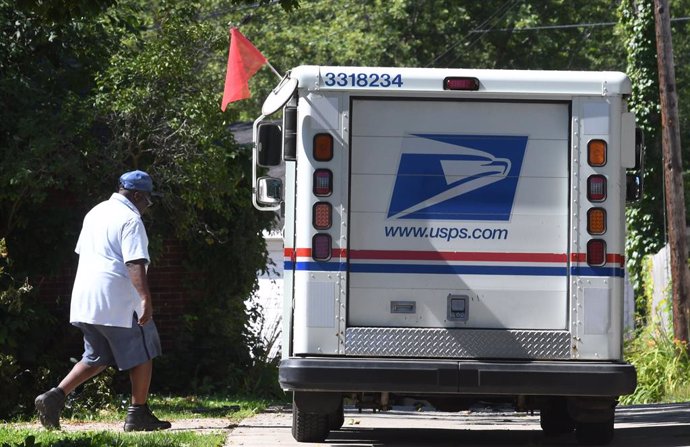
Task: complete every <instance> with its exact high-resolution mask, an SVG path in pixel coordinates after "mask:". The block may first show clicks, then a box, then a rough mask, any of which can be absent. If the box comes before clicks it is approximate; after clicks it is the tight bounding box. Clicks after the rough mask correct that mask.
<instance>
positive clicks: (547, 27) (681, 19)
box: [469, 17, 690, 34]
mask: <svg viewBox="0 0 690 447" xmlns="http://www.w3.org/2000/svg"><path fill="white" fill-rule="evenodd" d="M688 20H690V17H676V18H675V19H671V22H687V21H688ZM616 24H618V22H598V23H571V24H568V25H542V26H525V27H522V28H499V29H485V30H484V29H479V30H478V29H474V30H472V31H470V32H469V34H477V33H481V34H486V33H490V32H506V31H510V32H518V31H539V30H552V29H569V28H593V27H597V26H613V25H616Z"/></svg>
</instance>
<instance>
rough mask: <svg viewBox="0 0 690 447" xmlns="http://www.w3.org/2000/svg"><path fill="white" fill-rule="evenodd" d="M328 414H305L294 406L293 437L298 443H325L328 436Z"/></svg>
mask: <svg viewBox="0 0 690 447" xmlns="http://www.w3.org/2000/svg"><path fill="white" fill-rule="evenodd" d="M328 424H329V417H328V415H327V414H320V413H305V412H304V411H300V410H298V409H297V406H296V405H293V406H292V437H293V438H295V441H297V442H323V441H324V440H325V439H326V437H327V436H328V431H329V430H328V428H329V427H328Z"/></svg>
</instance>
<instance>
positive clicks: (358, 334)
mask: <svg viewBox="0 0 690 447" xmlns="http://www.w3.org/2000/svg"><path fill="white" fill-rule="evenodd" d="M570 339H571V336H570V332H568V331H546V330H542V331H537V330H488V329H484V330H482V329H462V330H454V329H450V330H449V329H445V328H438V329H437V328H389V327H349V328H347V330H346V331H345V355H347V356H355V357H436V358H439V357H442V358H454V359H464V358H467V359H476V358H499V359H539V360H568V359H570Z"/></svg>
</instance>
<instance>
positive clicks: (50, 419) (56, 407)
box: [34, 388, 65, 430]
mask: <svg viewBox="0 0 690 447" xmlns="http://www.w3.org/2000/svg"><path fill="white" fill-rule="evenodd" d="M34 404H35V405H36V410H38V419H39V420H40V421H41V425H43V426H44V427H45V428H48V429H58V430H59V429H60V412H62V407H64V406H65V393H64V392H63V391H62V390H61V389H60V388H53V389H51V390H50V391H46V392H45V393H43V394H41V395H40V396H38V397H37V398H36V400H34Z"/></svg>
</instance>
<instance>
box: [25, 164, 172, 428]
mask: <svg viewBox="0 0 690 447" xmlns="http://www.w3.org/2000/svg"><path fill="white" fill-rule="evenodd" d="M152 192H153V181H152V180H151V177H150V176H149V175H148V174H147V173H146V172H143V171H131V172H126V173H124V174H122V176H121V177H120V182H119V189H118V191H117V192H116V193H113V195H112V196H111V197H110V199H109V200H106V201H104V202H101V203H100V204H98V205H96V206H95V207H94V208H93V209H92V210H91V211H89V212H88V213H87V214H86V217H85V218H84V223H83V226H82V230H81V234H80V235H79V240H78V241H77V247H76V249H75V251H76V252H77V254H79V265H78V267H77V275H76V278H75V280H74V288H73V290H72V302H71V307H70V323H72V324H73V325H74V326H77V327H78V328H79V329H81V331H82V332H83V335H84V354H83V356H82V359H81V360H80V361H79V362H78V363H77V364H76V365H74V367H73V368H72V370H71V371H70V372H69V374H67V376H66V377H65V378H64V379H62V381H61V382H60V384H59V385H58V386H57V387H55V388H52V389H51V390H49V391H47V392H45V393H43V394H41V395H40V396H38V397H37V398H36V400H35V404H36V409H37V410H38V414H39V419H40V420H41V424H42V425H43V426H44V427H46V428H57V429H59V428H60V413H61V411H62V408H63V406H64V403H65V397H66V396H67V395H68V394H69V393H71V392H72V391H73V390H74V389H75V388H76V387H78V386H79V385H81V384H82V383H84V382H85V381H87V380H89V379H90V378H92V377H94V376H95V375H97V374H99V373H100V372H101V371H103V370H104V369H105V368H107V367H108V366H109V365H116V366H117V368H118V369H119V370H120V371H129V378H130V381H131V383H132V402H131V405H130V407H129V408H128V409H127V417H126V419H125V425H124V429H125V431H151V430H164V429H167V428H170V422H167V421H161V420H159V419H158V418H157V417H156V416H154V415H153V413H152V412H151V410H150V409H149V407H148V405H147V400H148V393H149V385H150V383H151V373H152V364H153V362H152V361H153V358H154V357H157V356H159V355H160V354H161V346H160V339H159V337H158V330H157V329H156V325H155V324H154V322H153V320H152V314H153V305H152V303H151V292H150V290H149V285H148V281H147V278H146V270H147V267H148V264H149V261H150V258H149V252H148V237H147V235H146V230H145V228H144V223H143V221H142V219H141V215H142V214H143V213H144V211H145V210H146V209H147V208H148V207H150V206H151V205H152V204H153V202H152V201H151V194H152Z"/></svg>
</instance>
